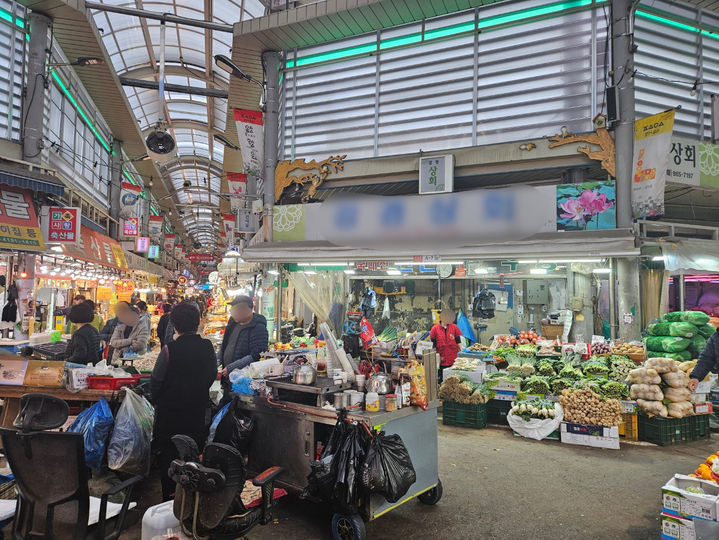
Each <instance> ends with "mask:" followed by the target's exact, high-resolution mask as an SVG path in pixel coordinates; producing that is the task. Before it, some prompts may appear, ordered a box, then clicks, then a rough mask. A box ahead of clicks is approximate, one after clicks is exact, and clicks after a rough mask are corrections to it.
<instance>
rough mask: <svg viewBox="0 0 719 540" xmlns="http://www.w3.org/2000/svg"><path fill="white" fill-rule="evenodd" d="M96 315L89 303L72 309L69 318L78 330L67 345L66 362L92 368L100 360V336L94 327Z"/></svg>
mask: <svg viewBox="0 0 719 540" xmlns="http://www.w3.org/2000/svg"><path fill="white" fill-rule="evenodd" d="M94 315H95V314H94V313H93V310H92V306H90V304H88V303H87V302H82V303H80V304H77V305H75V306H72V307H71V308H70V314H69V318H70V320H71V321H72V323H73V324H74V325H75V326H76V328H77V330H75V332H74V333H73V334H72V337H71V338H70V341H69V342H68V344H67V349H66V350H65V361H66V362H72V363H74V364H85V365H91V366H92V365H95V363H96V362H98V361H99V360H100V334H99V332H98V331H97V329H96V328H95V327H94V326H93V325H92V320H93V318H94Z"/></svg>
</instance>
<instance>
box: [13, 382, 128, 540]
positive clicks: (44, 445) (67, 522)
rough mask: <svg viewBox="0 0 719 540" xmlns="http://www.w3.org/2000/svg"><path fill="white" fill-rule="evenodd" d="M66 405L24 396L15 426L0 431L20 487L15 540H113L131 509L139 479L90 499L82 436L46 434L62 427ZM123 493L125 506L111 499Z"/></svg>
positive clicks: (47, 397)
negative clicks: (131, 498)
mask: <svg viewBox="0 0 719 540" xmlns="http://www.w3.org/2000/svg"><path fill="white" fill-rule="evenodd" d="M67 416H68V407H67V403H65V402H64V401H63V400H61V399H59V398H57V397H54V396H50V395H46V394H41V393H31V394H25V395H24V396H23V397H22V398H21V399H20V412H19V413H18V416H17V418H16V419H15V422H14V426H15V427H16V428H19V429H10V428H5V427H0V437H1V438H2V444H3V448H4V451H5V455H6V456H7V460H8V463H9V465H10V469H11V470H12V472H13V474H14V476H15V481H16V482H17V492H18V499H17V506H16V511H15V520H14V523H13V527H12V538H14V539H16V540H40V539H73V540H85V539H97V540H101V539H102V540H115V539H116V538H118V537H119V536H120V532H121V531H122V529H123V526H124V524H125V518H126V517H127V514H128V510H129V509H130V506H131V505H130V495H131V492H132V488H133V486H134V485H135V484H137V483H138V482H139V481H140V480H142V477H139V476H136V477H134V478H131V479H129V480H126V481H125V482H122V483H121V484H119V485H117V486H113V487H112V488H110V489H108V490H107V491H106V492H105V493H103V494H102V497H101V498H100V499H97V498H96V497H90V493H89V490H88V485H87V482H88V479H89V471H88V468H87V467H86V465H85V445H84V442H83V436H82V434H81V433H63V432H51V431H46V430H50V429H55V428H58V427H60V426H62V425H63V424H64V423H65V422H66V420H67ZM123 492H124V499H123V503H122V504H121V505H120V504H115V503H112V502H109V501H108V499H109V497H111V496H113V495H117V494H119V493H123Z"/></svg>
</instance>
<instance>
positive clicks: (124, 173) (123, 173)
mask: <svg viewBox="0 0 719 540" xmlns="http://www.w3.org/2000/svg"><path fill="white" fill-rule="evenodd" d="M122 175H123V176H124V177H125V178H127V181H128V182H130V183H131V184H132V185H133V186H136V185H138V184H137V182H135V179H134V178H133V177H132V176H130V175H129V173H128V172H127V171H126V170H125V169H123V170H122ZM140 195H142V193H140ZM142 198H143V199H144V198H145V196H144V195H143V196H142Z"/></svg>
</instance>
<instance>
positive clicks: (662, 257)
mask: <svg viewBox="0 0 719 540" xmlns="http://www.w3.org/2000/svg"><path fill="white" fill-rule="evenodd" d="M652 260H653V261H666V260H667V258H666V256H665V255H656V256H654V257H652Z"/></svg>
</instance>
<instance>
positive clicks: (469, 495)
mask: <svg viewBox="0 0 719 540" xmlns="http://www.w3.org/2000/svg"><path fill="white" fill-rule="evenodd" d="M718 441H719V436H717V435H716V434H714V435H713V437H712V440H710V441H700V442H695V443H691V444H688V445H684V446H671V447H664V448H661V447H657V446H652V445H647V446H639V445H630V444H622V446H621V450H603V449H599V448H589V447H583V446H576V447H575V446H572V445H567V444H561V443H559V442H553V441H541V442H533V441H531V440H529V439H525V438H519V437H515V436H513V435H512V433H511V431H510V430H508V429H504V428H487V429H482V430H476V431H475V430H468V429H461V428H453V427H447V426H443V425H442V424H441V422H440V424H439V473H440V478H441V479H442V483H443V484H444V496H443V498H442V500H441V501H440V502H439V503H438V504H437V505H436V506H425V505H423V504H420V503H418V502H416V501H410V502H408V503H407V504H405V505H403V506H402V507H400V508H398V509H396V510H394V511H392V512H390V513H389V514H387V515H386V516H383V517H381V518H379V519H378V520H376V521H374V522H371V523H369V524H368V526H367V536H368V538H371V539H372V540H385V539H387V540H389V539H396V538H400V537H401V538H411V539H433V540H443V539H449V538H457V539H475V538H476V539H482V540H491V539H512V540H520V539H532V540H543V539H552V540H560V539H576V538H592V539H604V538H606V539H631V540H641V539H652V540H653V539H656V538H659V519H658V518H659V513H660V505H661V498H660V489H661V487H662V485H663V484H664V483H665V482H666V480H668V479H669V478H670V477H671V476H672V475H674V474H675V473H683V474H689V473H691V472H692V471H693V470H694V469H695V468H696V467H697V466H698V465H699V464H700V463H702V462H703V461H704V459H705V458H706V456H708V455H709V454H711V453H713V452H715V451H716V448H717V442H718ZM155 496H159V493H156V494H155ZM146 497H149V495H146ZM155 502H157V501H152V500H142V501H141V502H140V504H141V505H142V506H145V505H151V504H155ZM275 517H276V518H277V523H276V524H272V525H268V526H266V527H258V528H256V529H255V530H254V531H253V532H252V533H250V534H249V535H248V538H249V539H250V540H260V539H262V540H271V539H282V540H288V539H317V540H319V539H323V540H324V539H329V538H331V536H330V526H329V523H330V518H331V513H330V512H324V511H323V510H322V509H321V508H320V507H318V506H314V505H311V504H307V503H304V502H302V501H300V500H298V499H297V498H287V499H284V500H283V501H281V502H280V503H279V505H278V507H277V509H276V511H275ZM139 537H140V526H139V524H138V525H137V526H136V527H135V528H134V529H132V530H129V531H126V532H125V534H123V536H121V538H122V539H123V540H130V539H133V540H134V539H137V538H139Z"/></svg>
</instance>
